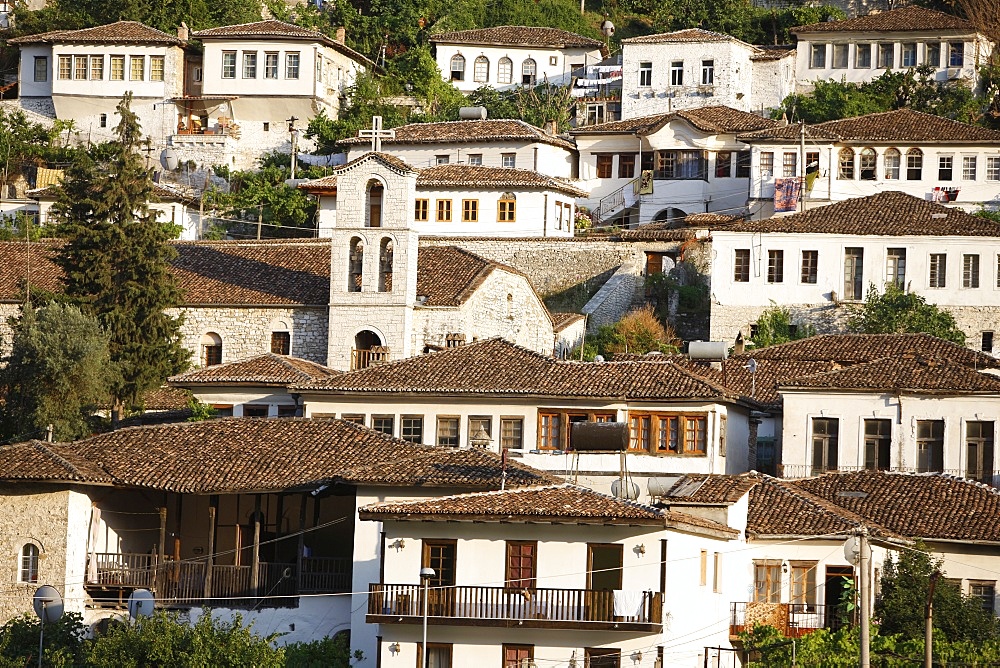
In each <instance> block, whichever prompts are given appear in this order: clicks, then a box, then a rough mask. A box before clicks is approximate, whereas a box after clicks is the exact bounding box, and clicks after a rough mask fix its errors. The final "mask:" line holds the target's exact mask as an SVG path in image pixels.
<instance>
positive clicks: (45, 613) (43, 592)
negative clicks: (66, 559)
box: [31, 585, 63, 624]
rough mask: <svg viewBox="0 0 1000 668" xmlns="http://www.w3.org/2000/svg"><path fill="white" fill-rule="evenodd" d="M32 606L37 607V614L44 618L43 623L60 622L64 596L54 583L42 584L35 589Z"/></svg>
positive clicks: (41, 618)
mask: <svg viewBox="0 0 1000 668" xmlns="http://www.w3.org/2000/svg"><path fill="white" fill-rule="evenodd" d="M31 607H33V608H34V609H35V614H36V615H38V618H39V619H40V620H42V624H51V623H53V622H58V621H59V618H60V617H62V614H63V600H62V596H61V595H60V594H59V592H58V591H57V590H56V588H55V587H53V586H52V585H42V586H41V587H39V588H38V589H36V590H35V596H34V597H33V598H32V601H31Z"/></svg>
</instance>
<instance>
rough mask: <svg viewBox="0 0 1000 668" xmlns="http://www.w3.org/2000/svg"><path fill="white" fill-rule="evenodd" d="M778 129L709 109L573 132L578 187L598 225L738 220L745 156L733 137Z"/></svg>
mask: <svg viewBox="0 0 1000 668" xmlns="http://www.w3.org/2000/svg"><path fill="white" fill-rule="evenodd" d="M777 125H778V123H777V122H776V121H772V120H769V119H766V118H763V117H761V116H758V115H756V114H751V113H748V112H745V111H739V110H738V109H733V108H730V107H725V106H710V107H700V108H697V109H685V110H682V111H677V112H673V113H669V114H660V115H657V116H647V117H643V118H632V119H628V120H624V121H617V122H614V123H604V124H602V125H592V126H587V127H583V128H576V129H574V130H572V131H571V134H572V135H573V137H574V138H575V139H576V143H577V149H578V151H579V155H580V169H579V175H580V181H581V182H582V183H583V184H584V187H585V188H586V189H587V190H589V191H590V197H589V198H587V199H586V200H584V201H585V203H586V205H587V206H589V207H590V208H591V211H592V212H593V213H592V216H593V218H594V219H595V221H596V222H597V224H599V225H607V224H612V223H613V222H614V221H618V223H619V224H622V223H626V222H627V223H628V224H632V225H634V224H643V223H648V222H651V221H672V220H677V219H680V218H683V217H684V216H686V215H688V214H695V213H706V212H708V213H722V214H740V213H743V212H744V211H745V210H746V203H747V192H748V189H749V186H750V148H749V146H748V145H747V144H744V143H742V142H741V141H739V140H738V139H737V135H738V134H739V133H743V132H750V131H752V130H755V129H761V130H763V129H765V128H773V127H777ZM642 175H646V176H644V179H645V185H642V184H641V183H640V182H641V179H640V176H642Z"/></svg>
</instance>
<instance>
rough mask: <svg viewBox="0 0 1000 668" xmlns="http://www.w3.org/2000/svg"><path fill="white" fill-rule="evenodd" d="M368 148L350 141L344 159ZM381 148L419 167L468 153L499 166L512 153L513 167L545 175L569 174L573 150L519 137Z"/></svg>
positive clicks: (465, 159)
mask: <svg viewBox="0 0 1000 668" xmlns="http://www.w3.org/2000/svg"><path fill="white" fill-rule="evenodd" d="M370 150H371V144H352V145H351V146H350V147H349V149H348V152H347V160H348V161H350V160H354V159H355V158H359V157H361V156H362V155H364V154H365V153H367V152H368V151H370ZM382 151H383V152H384V153H389V154H391V155H394V156H396V157H397V158H399V159H400V160H402V161H403V162H405V163H406V164H408V165H410V166H412V167H416V168H417V169H423V168H425V167H433V166H435V165H436V164H438V162H437V159H438V158H439V157H443V156H447V158H448V164H452V165H459V164H461V165H467V164H470V162H469V155H470V154H471V155H478V156H481V160H482V163H481V164H482V165H483V166H484V167H503V166H504V164H503V154H508V153H513V154H514V163H515V164H514V167H518V168H520V169H531V170H533V171H536V172H541V173H542V174H545V175H546V176H555V177H560V178H572V177H573V170H574V167H575V166H576V165H575V163H576V152H575V151H573V150H571V149H569V148H563V147H559V146H553V145H552V144H543V143H541V142H531V141H528V140H521V141H489V140H484V141H476V142H468V143H467V142H461V143H459V142H440V143H438V144H423V143H422V144H396V143H392V144H383V145H382Z"/></svg>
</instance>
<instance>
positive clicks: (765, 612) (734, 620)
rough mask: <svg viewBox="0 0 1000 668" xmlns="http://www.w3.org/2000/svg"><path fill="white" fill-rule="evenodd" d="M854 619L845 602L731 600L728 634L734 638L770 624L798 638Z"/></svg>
mask: <svg viewBox="0 0 1000 668" xmlns="http://www.w3.org/2000/svg"><path fill="white" fill-rule="evenodd" d="M854 622H855V619H854V612H852V611H848V610H847V607H846V606H844V605H816V604H810V603H759V602H748V603H733V604H732V606H731V611H730V618H729V635H730V636H732V637H735V636H736V635H738V634H739V633H741V632H743V631H751V630H752V629H753V627H754V626H773V627H774V628H776V629H778V630H779V631H781V633H782V634H784V635H785V636H786V637H789V638H793V637H794V638H798V637H800V636H803V635H805V634H807V633H812V632H813V631H815V630H817V629H829V630H831V631H836V630H837V629H840V628H842V627H844V626H849V625H851V624H853V623H854Z"/></svg>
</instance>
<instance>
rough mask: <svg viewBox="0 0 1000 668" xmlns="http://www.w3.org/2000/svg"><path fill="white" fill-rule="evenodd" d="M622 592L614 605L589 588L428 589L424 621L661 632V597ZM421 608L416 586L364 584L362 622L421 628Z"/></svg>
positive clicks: (611, 599)
mask: <svg viewBox="0 0 1000 668" xmlns="http://www.w3.org/2000/svg"><path fill="white" fill-rule="evenodd" d="M626 594H627V595H625V596H619V597H618V600H617V601H616V596H615V592H613V591H595V590H590V589H512V588H508V587H457V586H456V587H443V588H431V589H430V591H429V595H428V601H427V623H428V624H436V625H447V626H496V627H504V628H506V627H512V626H518V627H524V628H536V629H583V630H586V629H595V630H597V629H599V630H608V631H633V632H635V631H639V632H646V633H659V632H660V631H661V630H662V629H663V618H662V609H663V597H662V594H660V593H659V592H652V591H645V592H626ZM629 595H630V596H629ZM616 603H617V605H616ZM423 604H424V592H423V588H422V587H421V585H418V584H377V583H375V584H370V585H369V586H368V615H367V618H366V621H367V622H368V623H371V624H422V623H423V613H424V608H423ZM632 607H634V609H629V608H632ZM616 608H617V609H616Z"/></svg>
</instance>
